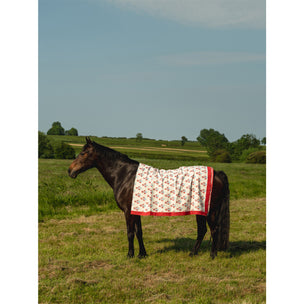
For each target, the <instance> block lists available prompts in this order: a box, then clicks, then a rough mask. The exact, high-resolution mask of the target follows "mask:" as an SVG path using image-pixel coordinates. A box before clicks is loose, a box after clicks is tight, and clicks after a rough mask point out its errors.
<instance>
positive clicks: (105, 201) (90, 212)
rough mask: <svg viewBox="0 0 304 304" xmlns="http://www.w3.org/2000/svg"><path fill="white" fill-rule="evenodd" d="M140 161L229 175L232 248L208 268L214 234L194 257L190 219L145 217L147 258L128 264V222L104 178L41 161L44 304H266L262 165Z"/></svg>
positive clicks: (41, 288)
mask: <svg viewBox="0 0 304 304" xmlns="http://www.w3.org/2000/svg"><path fill="white" fill-rule="evenodd" d="M137 160H138V161H140V162H143V163H146V164H148V165H152V166H154V167H158V168H163V169H173V168H177V167H179V166H184V165H185V166H187V165H188V166H191V165H197V164H199V165H209V166H212V167H214V168H215V169H216V170H223V171H224V172H225V173H226V174H227V175H228V178H229V183H230V191H231V230H230V232H231V234H230V248H229V250H228V251H227V252H220V253H219V254H218V256H217V257H216V258H215V259H214V260H211V258H210V244H209V238H210V232H209V231H208V232H207V235H206V237H205V240H204V241H203V244H202V248H201V250H200V251H199V254H198V256H196V257H194V258H190V257H189V252H190V249H191V248H192V246H193V245H194V242H195V239H196V221H195V217H194V216H185V217H142V226H143V233H144V242H145V246H146V249H147V253H148V257H147V258H145V259H138V258H134V259H128V258H127V257H126V255H127V251H128V242H127V236H126V224H125V220H124V215H123V213H122V212H121V211H120V210H119V209H118V207H117V206H116V203H115V200H114V196H113V192H112V189H111V188H110V187H109V186H108V185H107V183H106V182H105V181H104V179H103V178H102V176H101V175H100V173H99V172H98V171H97V170H96V169H91V170H88V171H87V172H85V173H82V174H81V175H79V176H78V177H77V179H71V178H70V177H69V176H68V174H67V169H68V167H69V165H70V163H71V162H72V161H71V160H45V159H41V160H39V220H40V223H39V303H209V304H210V303H214V304H218V303H239V304H241V303H265V301H266V294H265V286H266V283H265V281H266V218H265V217H266V201H265V196H266V185H265V184H266V167H265V165H253V164H241V163H232V164H217V163H208V162H204V163H202V162H201V161H199V160H183V161H182V160H168V159H143V158H142V159H141V158H138V159H137ZM135 250H136V251H137V252H138V244H137V240H136V239H135Z"/></svg>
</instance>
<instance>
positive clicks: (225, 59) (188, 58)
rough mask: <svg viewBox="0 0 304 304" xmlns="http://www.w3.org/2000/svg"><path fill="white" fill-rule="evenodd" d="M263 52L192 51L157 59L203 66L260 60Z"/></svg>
mask: <svg viewBox="0 0 304 304" xmlns="http://www.w3.org/2000/svg"><path fill="white" fill-rule="evenodd" d="M265 60H266V56H265V54H259V53H241V52H192V53H183V54H173V55H168V56H161V57H159V58H158V61H159V62H160V63H163V64H169V65H173V66H204V65H220V64H231V63H240V62H259V61H260V62H262V61H265Z"/></svg>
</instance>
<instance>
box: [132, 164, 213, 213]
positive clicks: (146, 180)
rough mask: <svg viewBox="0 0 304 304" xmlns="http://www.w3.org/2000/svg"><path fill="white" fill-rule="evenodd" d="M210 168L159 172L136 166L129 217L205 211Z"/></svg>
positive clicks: (188, 168)
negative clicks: (131, 215) (130, 215)
mask: <svg viewBox="0 0 304 304" xmlns="http://www.w3.org/2000/svg"><path fill="white" fill-rule="evenodd" d="M212 183H213V168H211V167H204V166H191V167H180V168H178V169H175V170H162V169H157V168H153V167H150V166H148V165H145V164H139V167H138V169H137V173H136V178H135V183H134V189H133V199H132V207H131V214H135V215H156V216H175V215H188V214H200V215H204V216H206V215H207V214H208V212H209V207H210V199H211V192H212Z"/></svg>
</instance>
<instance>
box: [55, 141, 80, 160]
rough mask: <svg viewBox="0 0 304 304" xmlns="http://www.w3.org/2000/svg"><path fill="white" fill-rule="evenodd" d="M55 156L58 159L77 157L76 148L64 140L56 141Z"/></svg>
mask: <svg viewBox="0 0 304 304" xmlns="http://www.w3.org/2000/svg"><path fill="white" fill-rule="evenodd" d="M54 156H55V158H57V159H73V158H75V150H74V149H73V148H72V147H71V146H70V145H68V144H66V143H64V142H60V143H56V144H55V146H54Z"/></svg>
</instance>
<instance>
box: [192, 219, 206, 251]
mask: <svg viewBox="0 0 304 304" xmlns="http://www.w3.org/2000/svg"><path fill="white" fill-rule="evenodd" d="M196 223H197V239H196V242H195V245H194V247H193V249H192V251H191V253H190V256H193V255H197V253H198V250H199V248H200V247H201V244H202V241H203V239H204V236H205V234H206V232H207V227H206V217H204V216H202V215H196Z"/></svg>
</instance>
